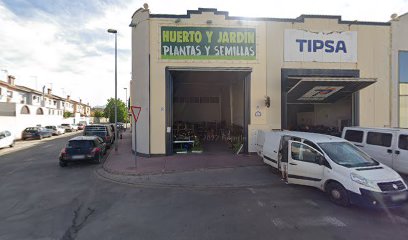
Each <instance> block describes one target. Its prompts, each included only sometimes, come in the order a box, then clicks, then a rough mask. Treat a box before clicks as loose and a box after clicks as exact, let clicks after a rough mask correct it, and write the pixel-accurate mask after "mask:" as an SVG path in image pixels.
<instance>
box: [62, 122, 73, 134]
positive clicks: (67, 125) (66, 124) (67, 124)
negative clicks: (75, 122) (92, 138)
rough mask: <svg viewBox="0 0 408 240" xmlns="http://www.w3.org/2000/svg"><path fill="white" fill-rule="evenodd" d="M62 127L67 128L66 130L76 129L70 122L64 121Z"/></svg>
mask: <svg viewBox="0 0 408 240" xmlns="http://www.w3.org/2000/svg"><path fill="white" fill-rule="evenodd" d="M61 127H63V128H65V132H73V131H74V129H75V128H74V127H73V126H72V124H69V123H63V124H61Z"/></svg>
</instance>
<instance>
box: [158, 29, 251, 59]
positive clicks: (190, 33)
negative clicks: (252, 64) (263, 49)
mask: <svg viewBox="0 0 408 240" xmlns="http://www.w3.org/2000/svg"><path fill="white" fill-rule="evenodd" d="M161 58H162V59H185V60H186V59H202V60H207V59H216V60H255V59H256V31H255V28H220V27H161Z"/></svg>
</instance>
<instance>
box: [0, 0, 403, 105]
mask: <svg viewBox="0 0 408 240" xmlns="http://www.w3.org/2000/svg"><path fill="white" fill-rule="evenodd" d="M145 2H147V3H148V4H149V9H150V11H151V13H153V14H186V12H187V10H196V9H198V8H200V7H205V8H217V9H218V10H220V11H228V12H229V15H230V16H243V17H273V18H296V17H298V16H300V15H301V14H318V15H340V16H342V19H343V20H351V21H353V20H359V21H379V22H387V21H389V20H390V16H391V14H393V13H397V14H398V15H401V14H404V13H406V12H408V0H337V1H328V0H313V1H312V0H284V1H274V0H250V1H244V0H187V1H186V0H150V1H139V0H0V70H1V71H0V80H6V78H5V76H6V75H7V74H9V75H13V76H15V77H16V84H17V85H24V86H27V87H31V88H34V89H37V90H40V91H42V88H43V86H46V88H52V90H53V93H54V94H56V95H59V96H62V97H65V96H66V95H70V96H71V98H72V99H74V100H79V99H82V101H83V102H84V103H89V104H90V105H91V106H100V105H105V104H106V102H107V99H108V98H110V97H114V94H115V90H114V89H115V85H114V79H115V78H114V77H115V75H114V69H115V68H114V63H115V62H114V61H115V58H114V41H115V39H114V35H113V34H109V33H107V31H106V30H107V29H108V28H113V29H116V30H117V31H118V34H117V38H118V98H120V99H122V100H123V101H124V100H125V99H126V97H125V96H126V90H125V89H124V88H128V91H127V95H128V96H129V94H130V93H129V81H130V79H131V61H132V59H131V28H130V27H129V23H130V21H131V17H132V14H133V13H134V12H135V11H136V10H137V9H138V8H140V7H142V6H143V3H145Z"/></svg>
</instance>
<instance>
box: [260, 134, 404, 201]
mask: <svg viewBox="0 0 408 240" xmlns="http://www.w3.org/2000/svg"><path fill="white" fill-rule="evenodd" d="M256 148H257V152H258V154H259V155H260V156H261V157H262V158H263V161H264V162H265V163H266V164H268V165H271V166H272V167H274V168H277V169H278V170H280V171H283V172H284V173H285V174H283V175H286V176H287V181H288V183H291V184H300V185H307V186H312V187H316V188H319V189H320V190H322V191H325V192H326V193H327V194H328V196H329V198H330V200H331V201H333V202H334V203H336V204H339V205H342V206H348V205H349V204H358V205H365V206H370V207H393V206H400V205H402V204H403V203H406V202H407V199H408V189H407V185H406V184H405V182H404V180H403V179H402V178H401V176H400V175H398V173H397V172H395V171H394V170H392V169H391V168H389V167H387V166H385V165H383V164H381V163H379V162H377V161H375V160H374V159H372V158H371V157H370V156H369V155H367V154H366V153H364V152H363V151H361V150H360V149H359V148H357V147H356V146H354V145H353V144H352V143H350V142H348V141H347V140H345V139H342V138H338V137H333V136H329V135H323V134H317V133H305V132H293V131H261V130H259V131H258V132H257V142H256ZM286 173H287V174H286Z"/></svg>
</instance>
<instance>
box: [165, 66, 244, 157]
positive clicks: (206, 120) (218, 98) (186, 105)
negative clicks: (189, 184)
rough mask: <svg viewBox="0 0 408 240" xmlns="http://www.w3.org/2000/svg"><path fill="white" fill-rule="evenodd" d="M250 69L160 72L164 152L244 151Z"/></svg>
mask: <svg viewBox="0 0 408 240" xmlns="http://www.w3.org/2000/svg"><path fill="white" fill-rule="evenodd" d="M250 72H251V71H250V69H211V70H210V69H172V68H168V69H167V71H166V73H167V74H166V75H167V76H166V79H167V91H166V92H167V93H166V94H167V95H166V101H167V103H166V105H167V112H166V126H167V129H166V136H167V139H166V142H167V143H166V154H167V155H170V154H174V153H202V154H220V153H236V152H238V151H239V150H240V152H247V151H248V124H249V101H250V98H249V92H250V91H249V86H250Z"/></svg>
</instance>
